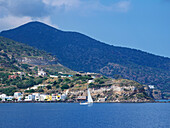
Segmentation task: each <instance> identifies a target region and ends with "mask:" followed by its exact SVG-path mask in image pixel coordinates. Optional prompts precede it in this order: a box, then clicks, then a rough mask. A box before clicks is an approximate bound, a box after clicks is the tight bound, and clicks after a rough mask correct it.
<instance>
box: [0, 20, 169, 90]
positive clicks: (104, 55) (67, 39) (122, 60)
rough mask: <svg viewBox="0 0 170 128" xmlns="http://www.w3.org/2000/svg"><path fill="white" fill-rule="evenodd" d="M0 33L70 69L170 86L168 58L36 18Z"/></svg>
mask: <svg viewBox="0 0 170 128" xmlns="http://www.w3.org/2000/svg"><path fill="white" fill-rule="evenodd" d="M0 35H1V36H4V37H7V38H10V39H13V40H16V41H19V42H22V43H25V44H28V45H31V46H34V47H37V48H39V49H42V50H45V51H47V52H50V53H52V54H53V55H56V57H57V58H58V59H59V61H60V62H61V63H62V64H63V65H65V66H67V67H69V68H71V69H73V70H77V71H89V72H99V73H102V74H104V75H107V76H110V77H115V76H121V77H123V78H127V79H131V80H136V81H138V82H140V83H144V84H155V85H156V86H158V88H159V89H162V90H169V89H170V83H169V81H170V59H169V58H165V57H161V56H156V55H153V54H149V53H146V52H142V51H140V50H135V49H130V48H123V47H115V46H111V45H108V44H105V43H102V42H99V41H97V40H94V39H92V38H90V37H88V36H86V35H83V34H80V33H76V32H64V31H60V30H57V29H55V28H53V27H50V26H48V25H45V24H43V23H40V22H30V23H28V24H25V25H22V26H20V27H18V28H15V29H11V30H8V31H3V32H1V33H0Z"/></svg>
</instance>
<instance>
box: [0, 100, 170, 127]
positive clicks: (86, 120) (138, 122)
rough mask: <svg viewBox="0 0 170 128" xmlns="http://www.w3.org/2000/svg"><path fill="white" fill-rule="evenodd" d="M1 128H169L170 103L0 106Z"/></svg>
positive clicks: (10, 104)
mask: <svg viewBox="0 0 170 128" xmlns="http://www.w3.org/2000/svg"><path fill="white" fill-rule="evenodd" d="M0 128H170V103H95V104H93V106H91V107H88V106H80V105H79V104H77V103H25V104H24V103H19V104H17V103H9V104H0Z"/></svg>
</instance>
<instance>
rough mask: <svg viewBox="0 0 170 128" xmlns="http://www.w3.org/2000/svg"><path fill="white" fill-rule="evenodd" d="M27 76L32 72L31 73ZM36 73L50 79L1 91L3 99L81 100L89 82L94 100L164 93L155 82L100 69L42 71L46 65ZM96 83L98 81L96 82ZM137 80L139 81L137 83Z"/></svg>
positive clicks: (121, 99)
mask: <svg viewBox="0 0 170 128" xmlns="http://www.w3.org/2000/svg"><path fill="white" fill-rule="evenodd" d="M24 76H26V73H24V72H15V73H13V75H9V76H8V79H16V78H17V77H24ZM28 76H31V75H30V74H28ZM34 77H42V78H45V77H48V79H47V80H46V82H45V83H41V84H38V85H33V86H32V87H28V88H26V89H20V91H17V92H14V95H12V96H9V95H6V94H0V101H1V102H82V101H86V99H87V86H88V87H89V89H90V93H91V95H92V98H93V100H94V102H150V101H152V100H153V99H154V98H157V99H159V98H160V97H161V96H160V93H158V94H157V95H153V94H154V93H153V92H154V91H155V90H154V85H149V86H144V87H143V86H141V85H139V84H137V83H133V81H129V80H125V79H122V80H115V79H111V78H106V77H104V76H102V75H100V74H97V73H89V72H87V73H78V72H77V74H74V75H73V74H65V73H62V72H59V75H50V74H47V73H46V72H45V71H43V69H38V73H37V75H34ZM79 78H80V79H79ZM75 79H76V81H75ZM59 81H62V82H63V81H65V83H67V85H69V83H71V81H75V83H71V84H70V85H69V86H68V87H65V88H62V89H59V87H58V88H56V86H54V83H57V84H59V83H58V82H59ZM123 82H124V83H123ZM96 83H98V84H97V85H96ZM135 84H137V85H136V86H135ZM55 85H56V84H55ZM57 86H59V85H57ZM138 86H140V87H138ZM39 90H41V91H39ZM44 90H46V91H44ZM144 94H146V95H144ZM153 96H154V97H153ZM152 98H153V99H152Z"/></svg>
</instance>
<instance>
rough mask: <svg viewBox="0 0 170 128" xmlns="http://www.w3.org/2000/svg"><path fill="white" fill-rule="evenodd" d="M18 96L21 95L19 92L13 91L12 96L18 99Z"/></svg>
mask: <svg viewBox="0 0 170 128" xmlns="http://www.w3.org/2000/svg"><path fill="white" fill-rule="evenodd" d="M19 97H22V94H21V92H15V93H14V98H16V99H18V98H19Z"/></svg>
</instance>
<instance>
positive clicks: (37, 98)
mask: <svg viewBox="0 0 170 128" xmlns="http://www.w3.org/2000/svg"><path fill="white" fill-rule="evenodd" d="M32 96H33V98H34V100H35V101H40V93H33V94H32Z"/></svg>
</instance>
